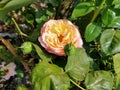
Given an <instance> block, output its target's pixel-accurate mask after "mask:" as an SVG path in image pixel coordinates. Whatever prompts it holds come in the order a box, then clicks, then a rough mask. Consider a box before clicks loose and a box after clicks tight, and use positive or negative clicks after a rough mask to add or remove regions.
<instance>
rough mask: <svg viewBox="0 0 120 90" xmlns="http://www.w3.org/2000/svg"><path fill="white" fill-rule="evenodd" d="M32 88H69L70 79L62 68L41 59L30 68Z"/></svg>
mask: <svg viewBox="0 0 120 90" xmlns="http://www.w3.org/2000/svg"><path fill="white" fill-rule="evenodd" d="M32 84H33V85H34V90H69V89H68V88H69V86H70V80H69V77H68V76H67V74H66V73H65V72H64V71H63V69H62V68H60V67H58V66H57V65H54V64H49V63H48V62H45V61H42V62H40V63H38V64H37V65H36V67H35V68H34V69H33V70H32Z"/></svg>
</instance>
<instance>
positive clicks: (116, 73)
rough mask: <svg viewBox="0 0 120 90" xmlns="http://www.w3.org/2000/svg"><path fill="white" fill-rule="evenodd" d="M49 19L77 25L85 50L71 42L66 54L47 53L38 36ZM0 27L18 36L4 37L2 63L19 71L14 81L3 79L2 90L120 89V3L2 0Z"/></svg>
mask: <svg viewBox="0 0 120 90" xmlns="http://www.w3.org/2000/svg"><path fill="white" fill-rule="evenodd" d="M50 19H68V20H70V21H71V22H73V23H74V24H75V25H76V26H77V27H78V28H79V29H80V33H81V37H82V39H83V48H75V47H74V45H73V44H72V43H70V44H68V45H66V46H65V47H64V51H65V53H66V56H57V55H53V54H50V53H48V52H47V51H46V50H44V48H43V47H41V45H40V44H39V42H38V37H39V35H40V29H41V27H42V26H43V24H44V23H45V22H47V21H48V20H50ZM2 23H3V24H2ZM0 24H1V25H0V28H2V27H3V28H2V29H0V33H3V34H4V32H7V33H9V32H12V33H15V34H16V36H15V37H12V36H9V35H3V36H0V44H1V45H0V65H1V63H2V62H6V63H7V64H8V63H10V62H15V63H16V67H17V68H16V71H17V75H16V76H13V77H11V78H10V80H8V81H6V80H2V79H1V78H2V77H0V79H1V81H0V84H3V85H0V89H1V90H9V89H10V88H11V90H23V89H25V90H97V89H98V90H120V68H119V66H120V0H0ZM4 26H6V28H9V29H10V31H7V30H4V28H5V27H4ZM6 28H5V29H6ZM9 34H10V35H12V34H11V33H9ZM0 70H1V66H0ZM3 73H4V74H5V73H6V72H2V71H0V75H1V76H3V75H4V74H3ZM20 74H21V76H20ZM26 77H27V80H26ZM15 80H16V81H17V82H16V81H15ZM11 81H12V82H15V85H14V84H13V83H12V84H11V83H10V84H8V83H9V82H11ZM25 81H26V82H25ZM27 81H28V82H30V83H29V85H28V83H27ZM6 83H7V84H6ZM18 83H20V84H18ZM5 84H6V85H5ZM11 85H13V86H12V87H10V86H11ZM29 86H30V87H29Z"/></svg>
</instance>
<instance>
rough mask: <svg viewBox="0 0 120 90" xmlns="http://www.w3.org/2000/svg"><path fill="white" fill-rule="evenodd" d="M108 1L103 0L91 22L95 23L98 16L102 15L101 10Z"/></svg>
mask: <svg viewBox="0 0 120 90" xmlns="http://www.w3.org/2000/svg"><path fill="white" fill-rule="evenodd" d="M105 1H106V0H102V3H101V4H100V6H99V7H98V9H96V10H95V11H94V15H93V18H92V19H91V22H94V20H95V19H96V18H97V16H98V14H99V13H100V11H101V9H103V6H104V3H105Z"/></svg>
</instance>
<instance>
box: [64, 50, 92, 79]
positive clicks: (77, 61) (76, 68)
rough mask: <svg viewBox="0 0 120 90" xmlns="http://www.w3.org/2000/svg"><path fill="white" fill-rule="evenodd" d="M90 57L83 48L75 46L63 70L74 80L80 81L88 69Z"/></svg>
mask: <svg viewBox="0 0 120 90" xmlns="http://www.w3.org/2000/svg"><path fill="white" fill-rule="evenodd" d="M89 67H90V58H89V57H88V56H87V54H86V52H85V50H84V49H83V48H77V49H76V52H75V54H72V55H70V56H68V61H67V65H66V66H65V71H66V72H67V74H68V75H69V76H70V77H71V78H72V79H74V80H75V81H82V80H83V79H84V77H85V76H86V74H87V73H88V71H89Z"/></svg>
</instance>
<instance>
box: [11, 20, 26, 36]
mask: <svg viewBox="0 0 120 90" xmlns="http://www.w3.org/2000/svg"><path fill="white" fill-rule="evenodd" d="M12 21H13V23H14V24H15V26H16V28H17V30H18V32H19V34H20V35H22V36H25V37H28V35H27V34H25V33H23V32H22V31H21V29H20V27H19V26H18V24H17V22H16V21H15V19H14V18H12Z"/></svg>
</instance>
